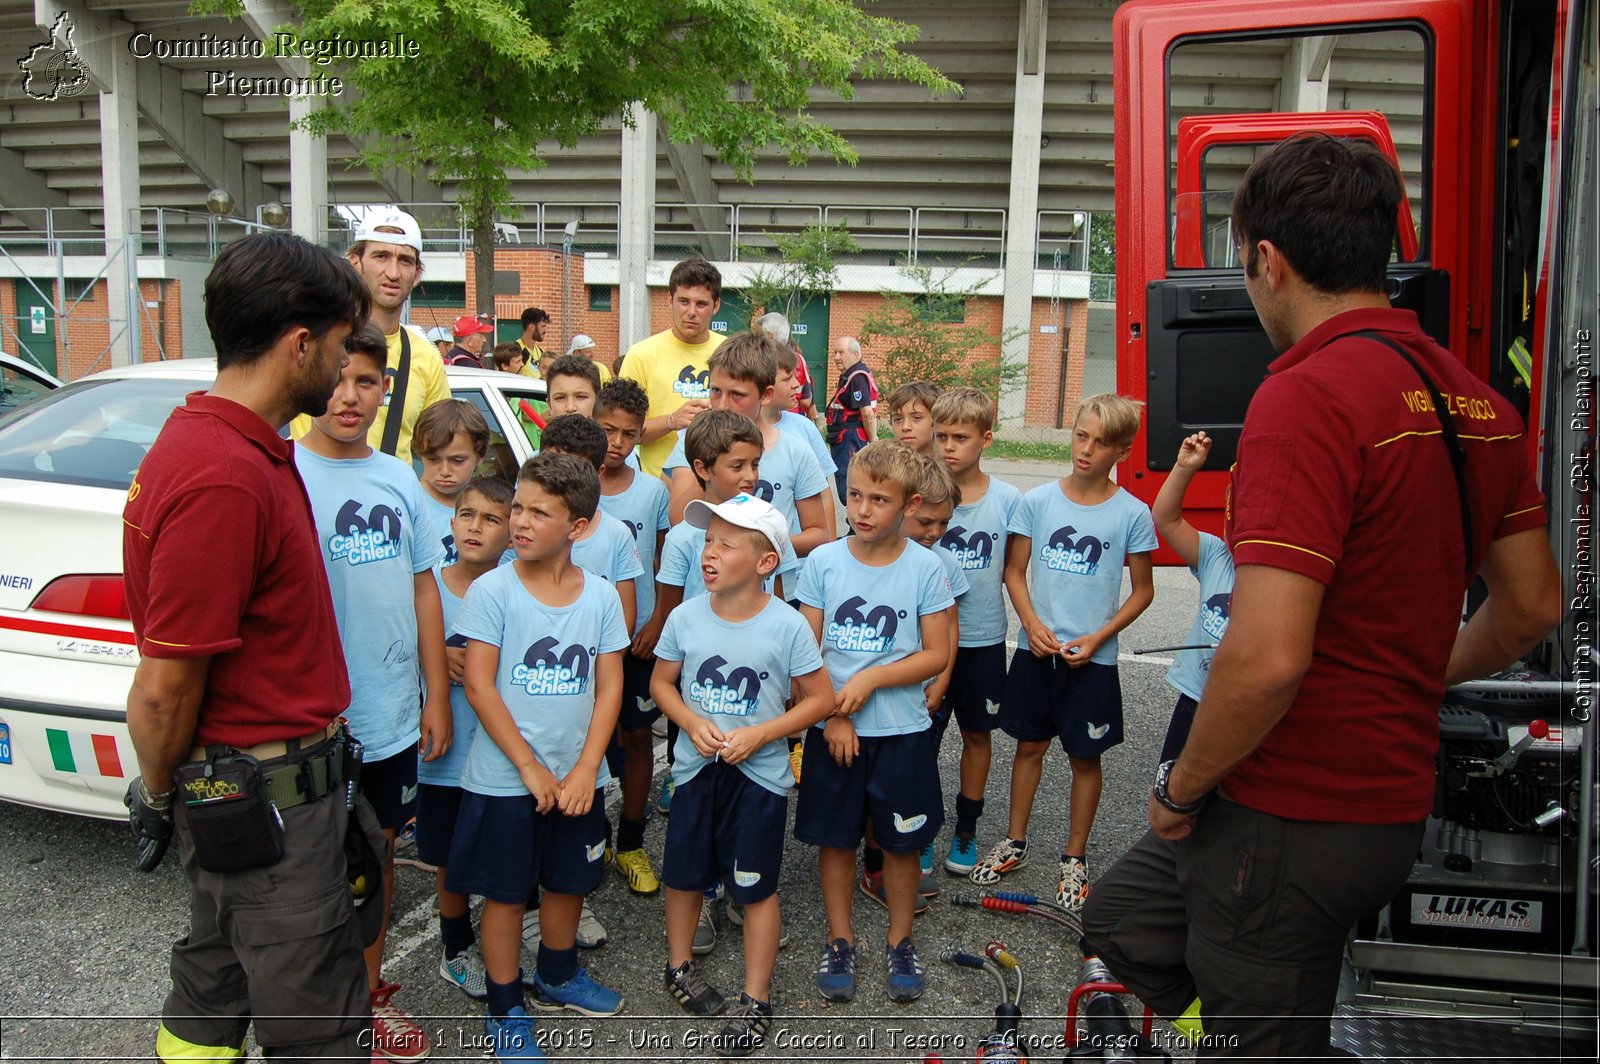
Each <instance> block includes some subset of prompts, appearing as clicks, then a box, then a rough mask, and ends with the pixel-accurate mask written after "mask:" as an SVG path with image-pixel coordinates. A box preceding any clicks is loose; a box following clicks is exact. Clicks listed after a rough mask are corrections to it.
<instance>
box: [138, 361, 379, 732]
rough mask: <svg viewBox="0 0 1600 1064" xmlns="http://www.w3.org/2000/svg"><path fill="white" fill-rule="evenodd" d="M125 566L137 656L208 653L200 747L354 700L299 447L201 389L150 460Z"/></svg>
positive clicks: (334, 711)
mask: <svg viewBox="0 0 1600 1064" xmlns="http://www.w3.org/2000/svg"><path fill="white" fill-rule="evenodd" d="M122 517H123V530H122V564H123V573H124V580H125V582H126V584H127V593H128V612H129V615H130V616H131V617H132V618H133V631H134V635H135V637H136V638H137V639H138V647H139V653H140V654H142V655H144V656H146V657H151V658H203V657H209V658H210V659H211V667H210V669H209V671H208V672H207V674H206V692H205V697H204V699H203V700H202V701H201V704H200V717H199V723H198V726H197V729H196V732H195V742H196V743H197V744H210V743H222V744H226V745H229V746H240V747H243V746H253V745H255V744H257V743H261V742H266V741H267V740H269V739H288V738H292V737H295V736H300V735H306V734H309V733H310V732H312V731H315V730H316V729H317V728H319V727H322V726H323V725H326V724H327V723H328V722H330V721H332V720H333V719H334V718H335V717H337V716H338V715H339V714H340V713H342V712H343V711H344V707H345V706H347V705H349V704H350V679H349V676H348V675H347V674H346V672H345V664H344V651H343V650H342V649H341V647H340V644H339V628H338V624H337V623H336V621H335V620H334V614H333V596H332V594H331V593H330V592H329V590H328V577H327V572H326V570H324V568H323V565H322V552H321V550H320V549H319V547H318V545H317V530H316V524H315V522H314V521H313V520H312V517H311V504H310V503H309V502H308V501H307V499H306V489H305V486H304V485H303V484H302V483H301V482H300V474H299V473H298V472H296V470H295V466H294V445H293V444H292V443H290V442H289V441H288V440H285V439H283V438H282V437H280V436H279V435H278V434H277V433H276V432H274V431H273V429H272V427H271V426H270V425H268V424H267V423H266V422H265V421H263V420H262V419H261V418H260V417H259V416H257V415H256V414H255V413H253V412H251V411H250V410H247V409H245V408H244V407H242V406H240V405H239V404H237V403H235V402H232V401H231V400H227V399H219V398H217V397H215V396H210V395H206V394H205V393H204V392H194V393H192V394H190V395H189V397H188V402H187V404H186V405H184V406H182V407H179V408H178V409H177V410H175V411H173V413H172V417H171V418H169V419H168V421H167V424H166V426H165V427H164V428H162V430H161V435H160V436H159V437H157V439H156V442H155V444H154V445H153V446H152V447H151V448H150V453H149V454H148V455H146V456H145V459H144V463H143V464H142V465H140V467H139V473H138V476H137V477H136V478H135V480H134V482H133V486H132V487H131V488H129V489H128V503H127V506H126V507H125V508H124V510H123V514H122Z"/></svg>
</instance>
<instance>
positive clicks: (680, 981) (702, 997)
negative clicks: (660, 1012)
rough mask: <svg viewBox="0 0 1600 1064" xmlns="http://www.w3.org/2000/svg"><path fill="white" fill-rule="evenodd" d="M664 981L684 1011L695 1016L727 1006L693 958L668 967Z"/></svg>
mask: <svg viewBox="0 0 1600 1064" xmlns="http://www.w3.org/2000/svg"><path fill="white" fill-rule="evenodd" d="M664 981H665V982H666V984H667V990H668V992H669V993H671V994H672V996H673V997H674V998H676V999H677V1001H678V1004H680V1005H682V1006H683V1011H685V1012H688V1013H692V1014H693V1015H695V1016H715V1015H717V1014H718V1013H720V1012H721V1011H722V1010H723V1009H725V1008H727V1005H728V1003H727V1002H726V1001H724V1000H723V999H722V995H721V994H719V993H717V988H716V987H714V986H712V985H711V984H710V983H708V982H706V977H705V976H703V975H701V974H700V970H699V969H698V968H696V967H695V966H694V961H693V960H687V961H684V962H683V963H682V964H680V965H678V966H677V967H676V968H668V969H667V972H666V976H665V977H664ZM762 1029H763V1030H765V1028H762Z"/></svg>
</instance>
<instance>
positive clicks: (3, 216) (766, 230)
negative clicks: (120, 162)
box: [0, 200, 1091, 271]
mask: <svg viewBox="0 0 1600 1064" xmlns="http://www.w3.org/2000/svg"><path fill="white" fill-rule="evenodd" d="M368 206H371V205H366V204H360V205H338V206H335V207H333V208H331V209H330V216H329V223H328V224H327V225H325V226H323V227H321V229H320V230H319V238H320V240H321V241H322V242H323V243H324V244H325V245H326V246H328V247H331V248H333V249H335V250H338V251H343V250H344V249H345V248H347V247H348V246H349V244H350V238H351V236H352V234H353V233H354V231H355V229H356V227H357V226H358V225H359V221H360V217H361V214H362V213H363V212H364V210H365V209H366V208H367V207H368ZM398 206H400V207H401V208H402V209H405V210H408V211H410V212H411V213H412V214H413V215H415V216H416V218H417V221H418V224H419V225H420V227H421V229H422V242H423V250H424V252H426V253H430V254H435V255H439V254H446V255H461V254H465V253H466V252H467V251H469V250H471V248H472V244H473V234H472V230H471V229H470V228H469V227H468V226H467V225H466V223H465V221H464V220H463V219H462V217H461V214H460V212H459V210H457V208H456V207H455V206H454V205H453V204H439V203H430V204H424V203H403V204H398ZM621 213H622V205H621V204H620V203H619V202H617V201H614V200H613V201H607V200H589V201H569V200H560V201H549V202H525V203H516V204H512V205H511V207H510V209H509V210H508V211H507V212H506V214H507V216H508V220H506V221H502V222H497V223H496V226H495V230H496V243H497V244H498V245H499V246H501V247H509V246H518V245H531V246H535V247H537V246H554V245H557V244H559V242H560V240H561V236H562V230H563V228H564V227H565V226H566V225H567V224H568V223H569V222H574V221H575V222H577V223H578V236H577V239H576V241H575V244H574V246H575V247H576V248H578V249H581V250H592V251H612V252H615V251H616V250H617V249H618V247H619V244H620V237H621V228H620V219H621ZM88 214H89V212H87V211H84V210H82V209H79V208H72V209H67V208H44V207H40V208H16V209H6V210H0V245H4V246H5V247H6V248H7V249H8V250H9V251H10V253H11V254H12V255H14V256H32V255H45V256H51V257H54V256H57V255H61V254H66V255H94V256H100V255H104V254H106V246H105V235H104V233H103V232H102V231H101V230H98V229H88V230H86V229H82V228H71V227H69V226H67V225H65V224H63V223H64V222H65V221H67V220H68V219H70V220H71V221H72V222H74V223H77V224H80V225H81V221H82V219H83V218H84V217H86V216H88ZM708 215H714V222H713V221H712V220H711V219H710V218H708ZM1037 221H1038V230H1037V238H1036V240H1035V246H1034V265H1035V268H1036V269H1041V270H1057V271H1086V270H1087V269H1088V268H1089V235H1090V226H1091V222H1090V214H1089V212H1088V211H1068V210H1050V211H1040V212H1038V218H1037ZM819 224H820V225H841V224H842V225H845V226H847V227H848V228H849V230H850V235H851V237H852V238H853V239H854V240H855V242H856V244H857V245H858V246H859V247H860V251H859V252H857V253H855V254H853V255H850V256H845V257H844V258H845V261H849V262H854V263H859V264H885V263H887V264H889V265H916V264H919V263H920V264H925V265H941V266H961V265H967V264H969V263H974V262H976V263H980V264H984V265H1003V264H1004V261H1005V253H1006V246H1005V245H1006V234H1007V231H1008V230H1007V217H1006V211H1005V210H1003V209H1000V208H977V207H974V208H965V207H914V206H901V205H866V206H839V205H827V206H823V205H820V204H793V203H741V204H728V203H658V204H657V205H656V208H655V216H654V219H653V225H652V233H651V242H652V246H655V247H659V248H661V249H663V251H666V250H667V249H672V250H673V251H692V250H698V251H700V252H701V253H703V254H711V255H713V257H716V258H719V259H723V260H725V261H733V262H739V261H762V260H769V259H771V258H772V257H773V255H774V254H776V251H777V247H776V242H775V240H774V237H775V236H777V235H784V234H799V233H801V232H803V231H804V230H805V229H806V227H807V226H810V225H819ZM271 228H272V227H270V226H267V225H264V224H262V223H260V222H256V221H248V220H245V219H241V218H235V217H225V216H218V215H213V214H208V213H206V212H204V211H199V210H185V209H181V208H173V207H146V208H144V209H142V210H140V212H139V225H138V231H139V232H138V244H139V252H138V253H139V254H143V255H160V256H163V257H167V256H174V257H182V258H214V257H215V256H216V254H217V253H218V252H219V251H220V250H221V249H222V248H223V247H224V246H226V245H227V244H228V243H230V242H232V241H233V240H235V239H237V238H238V237H240V236H243V235H245V234H248V233H252V232H260V231H263V230H270V229H271Z"/></svg>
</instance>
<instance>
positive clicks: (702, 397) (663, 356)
mask: <svg viewBox="0 0 1600 1064" xmlns="http://www.w3.org/2000/svg"><path fill="white" fill-rule="evenodd" d="M667 298H668V302H669V305H670V306H671V309H672V328H670V329H668V330H667V331H666V332H659V333H656V334H655V335H654V336H651V337H648V338H646V339H643V340H640V341H639V342H638V343H636V344H634V345H633V346H632V347H630V348H628V353H627V355H626V356H625V357H624V358H623V360H622V372H621V374H620V375H621V376H622V377H624V378H625V379H627V380H631V381H635V382H637V383H638V385H639V387H641V388H643V389H644V393H645V395H646V396H647V397H648V398H649V400H650V415H649V417H648V418H646V419H645V423H644V434H643V435H642V436H641V437H640V441H639V468H641V469H643V470H644V471H645V472H646V473H648V474H649V475H650V476H653V477H658V476H660V475H661V464H662V463H663V462H665V461H666V460H667V458H668V456H670V455H671V454H672V448H673V445H674V444H676V443H677V442H678V433H680V432H682V431H683V430H684V429H686V428H688V427H689V425H690V423H692V422H693V421H694V419H695V416H696V415H697V414H699V413H700V412H701V411H702V410H705V409H708V404H707V402H706V400H707V399H709V398H710V396H711V386H710V384H709V383H708V378H709V377H710V370H709V369H708V368H707V365H706V363H707V362H708V361H709V360H710V358H711V355H712V353H713V352H714V351H716V349H717V348H718V347H719V346H721V344H722V341H723V340H724V339H726V337H724V336H723V335H722V334H721V333H714V332H712V331H711V319H712V318H713V317H715V316H716V313H717V310H718V309H719V308H720V307H721V306H722V274H721V273H719V272H718V271H717V268H716V267H715V266H713V265H711V263H709V262H707V261H705V260H704V259H686V260H684V261H683V262H680V263H678V264H677V265H676V266H674V267H673V268H672V276H671V277H670V278H669V279H668V281H667Z"/></svg>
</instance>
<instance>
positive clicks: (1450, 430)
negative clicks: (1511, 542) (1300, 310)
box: [1355, 330, 1472, 577]
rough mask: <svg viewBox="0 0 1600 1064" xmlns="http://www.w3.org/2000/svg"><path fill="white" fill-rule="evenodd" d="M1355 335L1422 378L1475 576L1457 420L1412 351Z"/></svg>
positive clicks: (1373, 334) (1374, 335)
mask: <svg viewBox="0 0 1600 1064" xmlns="http://www.w3.org/2000/svg"><path fill="white" fill-rule="evenodd" d="M1355 335H1357V336H1360V337H1362V338H1364V339H1367V340H1373V341H1376V342H1377V343H1380V344H1382V345H1383V346H1384V347H1387V348H1388V349H1389V350H1391V351H1393V352H1394V353H1395V354H1397V355H1399V356H1400V357H1401V358H1403V359H1405V360H1406V364H1407V365H1409V366H1410V367H1411V368H1412V369H1413V370H1415V371H1416V374H1417V376H1418V377H1421V378H1422V383H1423V386H1424V387H1426V388H1427V389H1428V398H1429V399H1431V400H1432V401H1433V412H1434V415H1435V416H1437V417H1438V419H1439V434H1440V437H1441V438H1442V439H1443V440H1444V445H1445V449H1446V450H1447V451H1449V452H1450V468H1451V469H1452V470H1453V471H1454V472H1455V475H1456V495H1457V497H1458V498H1459V499H1460V503H1461V543H1462V547H1463V553H1464V558H1463V561H1462V565H1464V566H1465V567H1466V570H1467V576H1468V577H1470V576H1471V575H1472V508H1471V506H1470V505H1469V504H1468V502H1467V452H1466V451H1465V450H1463V449H1462V447H1461V437H1460V436H1458V435H1457V434H1456V423H1455V419H1454V418H1453V417H1451V416H1450V411H1449V409H1448V408H1446V406H1445V402H1444V396H1443V395H1442V394H1440V392H1439V389H1438V387H1437V386H1436V385H1435V384H1434V383H1433V378H1431V377H1429V376H1428V375H1427V374H1426V373H1424V372H1423V371H1422V367H1421V366H1420V365H1418V364H1417V360H1416V359H1415V358H1413V357H1411V352H1409V351H1407V350H1406V349H1405V348H1403V347H1401V346H1400V345H1399V344H1397V343H1395V342H1394V341H1393V340H1390V339H1389V338H1388V337H1387V336H1384V335H1382V334H1381V333H1376V332H1372V331H1371V330H1364V331H1362V332H1358V333H1356V334H1355Z"/></svg>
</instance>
